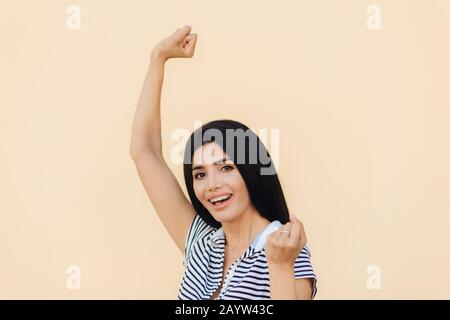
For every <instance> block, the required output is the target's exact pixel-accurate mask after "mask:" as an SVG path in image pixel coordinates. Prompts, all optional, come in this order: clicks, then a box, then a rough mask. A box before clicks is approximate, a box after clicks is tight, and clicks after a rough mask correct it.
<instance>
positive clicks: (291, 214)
mask: <svg viewBox="0 0 450 320" xmlns="http://www.w3.org/2000/svg"><path fill="white" fill-rule="evenodd" d="M289 220H290V221H291V222H294V221H298V218H297V216H296V215H295V214H293V213H292V212H289Z"/></svg>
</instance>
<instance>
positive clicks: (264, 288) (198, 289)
mask: <svg viewBox="0 0 450 320" xmlns="http://www.w3.org/2000/svg"><path fill="white" fill-rule="evenodd" d="M280 226H281V223H280V222H279V221H277V220H276V221H273V222H272V223H270V224H269V225H268V226H267V227H266V228H265V229H264V230H263V231H261V232H260V233H259V234H258V236H257V237H256V239H255V240H254V241H253V242H252V244H251V245H250V246H249V248H248V249H247V250H246V251H245V252H244V254H243V255H242V256H241V257H240V258H239V259H237V260H236V261H235V262H234V263H233V264H232V265H231V266H230V268H229V270H228V273H227V274H226V276H225V279H224V283H223V287H222V289H221V291H220V294H219V296H218V297H217V300H241V299H242V300H268V299H270V283H269V267H268V264H267V258H266V255H265V250H264V242H265V239H266V237H267V236H268V235H269V234H270V233H271V232H273V231H275V230H277V229H278V228H279V227H280ZM224 253H225V235H224V232H223V227H221V228H219V229H217V228H214V227H212V226H210V225H208V224H207V223H206V222H205V221H204V220H203V219H202V218H201V217H200V216H199V215H198V214H197V215H196V216H195V218H194V220H193V222H192V224H191V226H190V229H189V232H188V236H187V238H186V243H185V255H184V261H183V265H184V267H185V272H184V276H183V280H182V282H181V287H180V290H179V293H178V299H180V300H208V299H210V297H211V296H212V294H213V293H214V292H216V290H217V289H218V288H219V287H220V285H221V283H222V274H223V272H224V271H223V270H222V269H223V261H224ZM294 274H295V279H300V278H313V283H314V285H313V297H314V296H315V294H316V291H317V288H316V282H317V277H316V274H315V273H314V270H313V267H312V264H311V255H310V250H309V248H308V247H307V246H305V247H304V248H303V249H302V251H301V253H300V254H299V256H298V257H297V259H296V260H295V264H294Z"/></svg>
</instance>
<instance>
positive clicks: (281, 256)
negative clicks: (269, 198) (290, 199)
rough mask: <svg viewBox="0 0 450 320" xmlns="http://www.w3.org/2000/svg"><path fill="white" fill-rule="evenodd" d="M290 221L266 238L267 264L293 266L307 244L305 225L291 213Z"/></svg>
mask: <svg viewBox="0 0 450 320" xmlns="http://www.w3.org/2000/svg"><path fill="white" fill-rule="evenodd" d="M289 220H290V221H291V222H288V223H286V224H284V225H282V226H281V227H280V228H279V229H278V230H277V231H274V232H272V233H271V234H270V235H269V236H268V237H267V238H266V245H265V251H266V257H267V263H269V264H277V265H289V266H293V265H294V262H295V259H297V257H298V255H299V254H300V252H301V251H302V249H303V247H304V246H305V244H306V234H305V230H304V229H303V223H301V222H300V220H298V219H297V217H296V216H295V215H294V214H292V213H290V214H289Z"/></svg>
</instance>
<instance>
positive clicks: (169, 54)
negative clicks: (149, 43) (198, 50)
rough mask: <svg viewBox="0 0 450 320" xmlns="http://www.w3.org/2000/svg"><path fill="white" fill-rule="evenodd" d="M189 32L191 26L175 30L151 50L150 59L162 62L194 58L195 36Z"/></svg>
mask: <svg viewBox="0 0 450 320" xmlns="http://www.w3.org/2000/svg"><path fill="white" fill-rule="evenodd" d="M190 32H191V26H189V25H186V26H184V27H182V28H179V29H177V30H176V31H175V32H174V33H172V34H171V35H170V36H169V37H167V38H165V39H163V40H161V41H160V42H159V43H158V44H157V45H156V46H155V47H154V48H153V50H152V57H157V58H160V59H163V60H164V61H166V60H168V59H170V58H191V57H192V56H194V51H195V43H196V42H197V34H195V33H192V34H191V33H190Z"/></svg>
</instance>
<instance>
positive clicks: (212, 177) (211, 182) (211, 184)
mask: <svg viewBox="0 0 450 320" xmlns="http://www.w3.org/2000/svg"><path fill="white" fill-rule="evenodd" d="M219 180H220V179H219V178H218V177H216V174H215V173H212V174H209V175H208V191H212V190H215V189H217V188H219V187H220V184H221V182H220V181H219Z"/></svg>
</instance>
